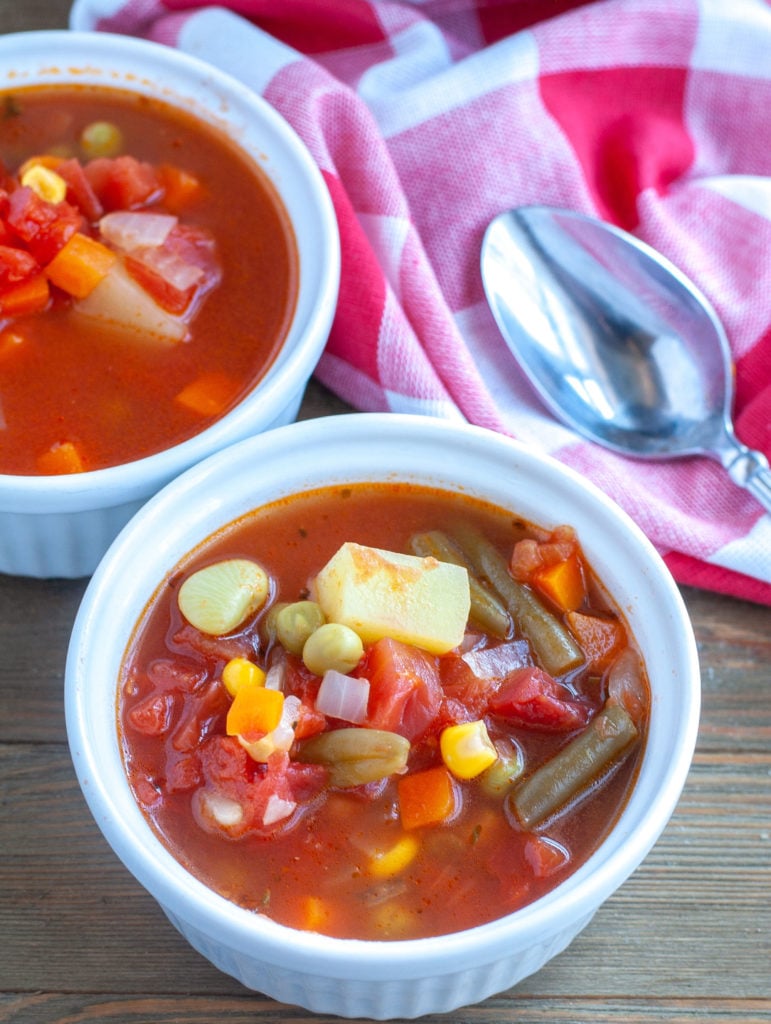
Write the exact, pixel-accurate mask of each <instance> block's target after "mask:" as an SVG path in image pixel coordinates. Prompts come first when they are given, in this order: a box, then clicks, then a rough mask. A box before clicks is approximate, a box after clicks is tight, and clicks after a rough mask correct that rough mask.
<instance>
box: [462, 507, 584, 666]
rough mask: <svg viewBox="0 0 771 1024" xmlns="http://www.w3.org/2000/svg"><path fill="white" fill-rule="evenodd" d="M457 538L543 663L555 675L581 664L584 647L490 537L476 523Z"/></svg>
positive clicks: (474, 567) (463, 528) (477, 572)
mask: <svg viewBox="0 0 771 1024" xmlns="http://www.w3.org/2000/svg"><path fill="white" fill-rule="evenodd" d="M458 541H459V543H460V545H461V547H462V548H463V550H464V551H465V553H466V556H467V557H468V559H469V560H470V562H471V565H472V566H473V571H474V573H475V574H476V575H477V576H478V577H480V578H481V579H482V580H486V581H487V582H488V583H489V584H490V586H491V587H492V588H493V590H495V591H496V593H497V594H498V596H499V597H500V598H501V599H502V601H503V603H504V605H505V606H506V608H507V609H508V611H509V612H510V614H511V616H512V618H513V619H514V622H515V623H516V625H517V628H518V630H519V632H520V634H521V635H522V636H524V637H525V638H526V639H527V640H529V641H530V646H531V647H532V648H533V651H534V652H535V655H536V657H537V658H538V660H539V661H540V663H541V666H542V667H543V668H545V669H546V671H547V672H550V673H551V674H552V675H562V674H563V673H564V672H569V671H570V670H571V669H574V668H576V667H577V666H578V665H580V664H581V663H582V662H583V660H584V656H583V653H582V651H581V648H580V647H579V646H578V644H577V643H576V641H575V640H574V638H573V636H572V635H571V633H570V632H569V631H568V629H567V627H565V626H564V625H563V624H562V623H561V622H560V620H559V619H558V618H557V616H556V615H553V614H552V613H551V612H550V611H549V610H548V609H547V608H545V607H544V606H543V605H542V604H541V602H540V601H539V600H538V598H537V597H536V596H535V594H534V593H533V592H532V590H530V589H529V588H528V587H526V586H524V585H523V584H521V583H518V582H517V581H516V580H515V579H514V577H513V576H512V575H511V573H510V572H509V567H508V565H507V564H506V559H505V558H504V557H503V555H502V554H501V553H500V551H498V549H497V548H496V547H495V546H494V545H493V544H491V543H490V541H489V540H488V539H487V538H486V537H485V536H483V535H482V534H481V533H479V531H478V530H475V529H474V528H473V527H469V526H465V525H464V526H462V527H459V528H458Z"/></svg>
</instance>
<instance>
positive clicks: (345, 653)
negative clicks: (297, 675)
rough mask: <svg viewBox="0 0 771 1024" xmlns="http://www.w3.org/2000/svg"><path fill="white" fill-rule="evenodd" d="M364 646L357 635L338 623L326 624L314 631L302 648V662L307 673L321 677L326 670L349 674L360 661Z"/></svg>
mask: <svg viewBox="0 0 771 1024" xmlns="http://www.w3.org/2000/svg"><path fill="white" fill-rule="evenodd" d="M363 654H364V645H363V644H362V642H361V638H360V637H359V635H358V633H355V632H354V631H353V630H352V629H351V628H350V626H343V625H342V624H341V623H339V622H327V623H325V624H324V625H323V626H319V628H318V629H314V631H313V632H312V633H311V635H310V636H309V637H308V639H307V640H306V641H305V646H304V647H303V662H304V663H305V667H306V668H307V669H308V671H309V672H313V673H315V674H316V675H317V676H323V675H324V673H325V672H326V671H327V670H328V669H334V670H335V671H337V672H343V673H346V672H350V671H351V670H352V669H354V668H356V666H357V665H358V664H359V662H360V661H361V658H362V655H363Z"/></svg>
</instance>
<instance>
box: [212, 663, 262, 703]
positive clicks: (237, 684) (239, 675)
mask: <svg viewBox="0 0 771 1024" xmlns="http://www.w3.org/2000/svg"><path fill="white" fill-rule="evenodd" d="M222 682H223V683H224V684H225V689H226V690H227V691H228V693H229V694H230V696H231V697H235V695H236V694H237V693H238V691H239V690H240V689H241V687H243V686H264V685H265V673H264V672H263V671H262V669H261V668H260V667H259V666H258V665H255V664H254V662H253V661H249V659H248V658H231V659H230V661H229V662H228V663H227V665H225V667H224V668H223V670H222Z"/></svg>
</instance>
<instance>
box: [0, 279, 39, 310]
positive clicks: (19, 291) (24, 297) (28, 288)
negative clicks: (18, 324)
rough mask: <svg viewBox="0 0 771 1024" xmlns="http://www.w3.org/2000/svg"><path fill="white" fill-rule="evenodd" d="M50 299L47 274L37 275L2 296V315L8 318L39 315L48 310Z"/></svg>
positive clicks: (9, 289)
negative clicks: (32, 314)
mask: <svg viewBox="0 0 771 1024" xmlns="http://www.w3.org/2000/svg"><path fill="white" fill-rule="evenodd" d="M49 298H50V290H49V287H48V278H47V277H46V275H45V274H35V275H34V276H33V277H28V278H27V280H26V281H22V282H21V283H20V284H16V285H13V286H12V287H11V288H7V289H6V290H5V291H4V292H3V293H2V295H0V313H5V315H6V316H26V315H27V314H29V313H39V312H40V311H41V310H43V309H45V308H46V306H47V305H48V300H49Z"/></svg>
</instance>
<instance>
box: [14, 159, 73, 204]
mask: <svg viewBox="0 0 771 1024" xmlns="http://www.w3.org/2000/svg"><path fill="white" fill-rule="evenodd" d="M21 183H22V185H25V186H26V187H27V188H31V189H32V191H33V192H35V193H36V194H37V195H38V196H40V198H41V199H44V200H45V201H46V202H47V203H61V202H62V201H63V200H64V198H65V196H66V195H67V182H66V181H65V180H64V178H62V177H61V176H60V175H59V174H57V173H56V171H52V170H50V169H49V168H48V167H43V165H42V164H35V165H34V166H32V167H30V168H29V170H27V171H25V172H24V174H23V175H22V176H21Z"/></svg>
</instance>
